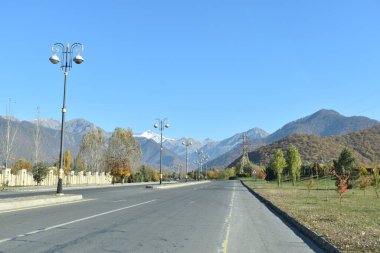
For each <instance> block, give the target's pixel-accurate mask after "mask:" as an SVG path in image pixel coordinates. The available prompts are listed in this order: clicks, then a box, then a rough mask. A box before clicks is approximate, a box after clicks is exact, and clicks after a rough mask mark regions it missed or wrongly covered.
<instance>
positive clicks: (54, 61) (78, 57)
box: [49, 54, 84, 64]
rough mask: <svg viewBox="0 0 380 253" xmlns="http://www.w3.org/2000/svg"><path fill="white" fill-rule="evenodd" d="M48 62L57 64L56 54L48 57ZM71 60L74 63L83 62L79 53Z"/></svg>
mask: <svg viewBox="0 0 380 253" xmlns="http://www.w3.org/2000/svg"><path fill="white" fill-rule="evenodd" d="M49 60H50V62H51V63H53V64H57V63H59V57H58V56H57V55H56V54H53V55H52V56H51V57H50V58H49ZM73 62H75V63H76V64H81V63H82V62H84V59H83V57H82V56H81V55H80V54H77V55H76V56H75V57H74V59H73Z"/></svg>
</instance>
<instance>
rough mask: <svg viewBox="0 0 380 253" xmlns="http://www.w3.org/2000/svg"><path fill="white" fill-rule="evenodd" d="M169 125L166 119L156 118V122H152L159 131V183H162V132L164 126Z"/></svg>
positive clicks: (167, 126)
mask: <svg viewBox="0 0 380 253" xmlns="http://www.w3.org/2000/svg"><path fill="white" fill-rule="evenodd" d="M169 127H170V125H169V123H167V119H166V118H165V119H156V124H154V128H158V129H160V133H161V144H160V184H162V132H163V131H164V130H165V128H169Z"/></svg>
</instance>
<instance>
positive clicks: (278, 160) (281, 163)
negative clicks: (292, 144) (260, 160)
mask: <svg viewBox="0 0 380 253" xmlns="http://www.w3.org/2000/svg"><path fill="white" fill-rule="evenodd" d="M269 164H270V165H269V166H270V168H271V169H272V170H273V171H275V172H276V178H277V185H278V187H280V184H281V176H282V171H283V170H284V168H285V167H286V160H285V158H284V154H283V153H282V151H281V149H277V150H276V152H275V153H274V156H273V158H272V159H271V161H270V163H269Z"/></svg>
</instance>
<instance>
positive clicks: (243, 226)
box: [0, 181, 322, 253]
mask: <svg viewBox="0 0 380 253" xmlns="http://www.w3.org/2000/svg"><path fill="white" fill-rule="evenodd" d="M70 193H73V192H70ZM75 193H80V194H83V197H84V198H85V199H86V201H82V202H79V203H72V204H65V205H59V206H50V207H43V208H35V209H29V210H23V211H17V212H9V213H2V214H0V252H28V253H29V252H91V253H95V252H150V253H151V252H202V253H203V252H322V251H321V250H320V249H318V248H317V247H316V246H315V245H313V244H312V243H311V242H309V241H308V240H307V239H305V238H303V237H302V236H300V235H298V234H297V233H296V232H295V231H293V230H292V229H291V228H289V227H288V226H286V225H285V224H284V223H283V222H282V221H281V220H280V219H279V218H278V217H276V216H275V215H274V214H272V213H271V212H270V211H269V210H268V209H267V208H266V207H265V206H263V205H262V204H261V203H260V202H259V201H258V200H257V199H255V198H254V197H253V196H252V195H251V194H250V193H249V192H248V191H247V190H246V189H245V188H244V187H243V186H242V185H241V184H240V182H239V181H219V182H211V183H206V184H202V185H195V186H187V187H182V188H175V189H166V190H164V189H160V190H159V189H146V188H145V187H143V186H141V187H118V188H102V189H91V190H90V189H86V190H76V191H75Z"/></svg>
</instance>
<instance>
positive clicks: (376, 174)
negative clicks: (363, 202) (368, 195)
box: [372, 161, 380, 198]
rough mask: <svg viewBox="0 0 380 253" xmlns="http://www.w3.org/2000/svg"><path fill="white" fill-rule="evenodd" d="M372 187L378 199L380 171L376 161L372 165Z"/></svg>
mask: <svg viewBox="0 0 380 253" xmlns="http://www.w3.org/2000/svg"><path fill="white" fill-rule="evenodd" d="M372 185H373V188H374V189H375V193H376V197H377V198H379V189H380V170H379V166H378V164H377V161H375V162H374V165H373V174H372Z"/></svg>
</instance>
